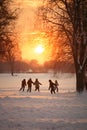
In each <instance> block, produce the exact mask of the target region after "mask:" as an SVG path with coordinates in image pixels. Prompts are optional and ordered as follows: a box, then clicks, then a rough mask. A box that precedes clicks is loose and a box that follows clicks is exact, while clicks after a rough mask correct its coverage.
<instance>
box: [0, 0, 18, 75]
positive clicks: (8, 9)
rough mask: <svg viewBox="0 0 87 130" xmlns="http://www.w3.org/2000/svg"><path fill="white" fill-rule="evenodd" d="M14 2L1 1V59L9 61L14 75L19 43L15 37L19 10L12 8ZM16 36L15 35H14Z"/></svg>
mask: <svg viewBox="0 0 87 130" xmlns="http://www.w3.org/2000/svg"><path fill="white" fill-rule="evenodd" d="M12 3H13V0H0V58H4V59H5V60H8V61H9V63H10V67H11V74H12V75H13V64H14V60H15V53H16V51H17V50H16V49H15V48H16V46H18V45H17V41H16V40H15V41H16V42H14V41H13V39H14V38H13V37H15V35H16V34H15V32H14V30H15V29H14V28H15V21H16V19H17V9H13V8H12ZM14 34H15V35H14Z"/></svg>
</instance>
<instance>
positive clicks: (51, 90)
mask: <svg viewBox="0 0 87 130" xmlns="http://www.w3.org/2000/svg"><path fill="white" fill-rule="evenodd" d="M49 90H50V92H51V94H53V93H55V83H53V82H52V80H49Z"/></svg>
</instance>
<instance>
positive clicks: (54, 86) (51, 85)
mask: <svg viewBox="0 0 87 130" xmlns="http://www.w3.org/2000/svg"><path fill="white" fill-rule="evenodd" d="M26 85H28V89H27V92H31V91H32V85H35V91H38V92H39V91H40V85H42V83H40V82H39V80H38V78H36V79H35V82H33V81H32V79H31V78H30V79H29V80H28V81H27V82H26V79H23V80H22V82H21V88H20V90H19V91H24V90H25V86H26ZM58 86H59V83H58V81H57V80H55V82H53V81H52V80H49V88H48V90H50V92H51V94H53V93H55V92H56V91H57V92H58Z"/></svg>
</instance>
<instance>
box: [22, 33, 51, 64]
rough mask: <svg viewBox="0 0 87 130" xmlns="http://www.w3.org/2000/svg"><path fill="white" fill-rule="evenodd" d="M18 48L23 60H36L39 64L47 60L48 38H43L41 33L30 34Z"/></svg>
mask: <svg viewBox="0 0 87 130" xmlns="http://www.w3.org/2000/svg"><path fill="white" fill-rule="evenodd" d="M28 40H29V41H28ZM20 48H21V52H22V59H23V60H27V61H31V60H37V61H38V63H39V64H43V63H44V62H45V61H48V60H49V55H50V49H48V39H47V38H44V37H43V34H40V33H39V34H37V33H36V34H30V36H29V39H27V40H26V42H25V44H22V45H21V47H20Z"/></svg>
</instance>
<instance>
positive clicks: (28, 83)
mask: <svg viewBox="0 0 87 130" xmlns="http://www.w3.org/2000/svg"><path fill="white" fill-rule="evenodd" d="M32 84H33V81H32V79H31V78H30V79H29V80H28V81H27V85H28V89H27V92H28V91H29V92H31V89H32Z"/></svg>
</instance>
